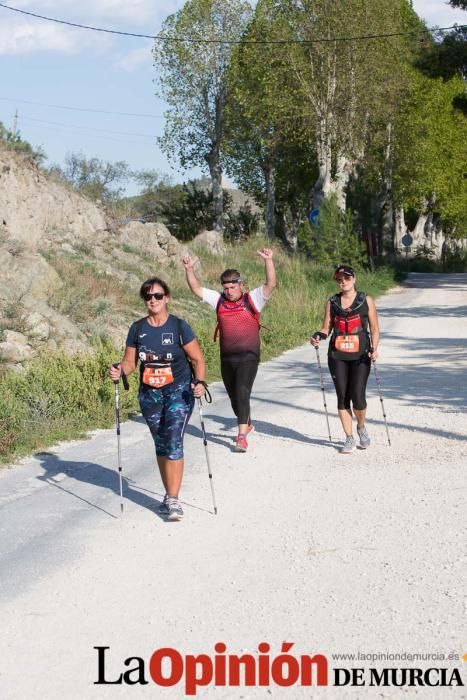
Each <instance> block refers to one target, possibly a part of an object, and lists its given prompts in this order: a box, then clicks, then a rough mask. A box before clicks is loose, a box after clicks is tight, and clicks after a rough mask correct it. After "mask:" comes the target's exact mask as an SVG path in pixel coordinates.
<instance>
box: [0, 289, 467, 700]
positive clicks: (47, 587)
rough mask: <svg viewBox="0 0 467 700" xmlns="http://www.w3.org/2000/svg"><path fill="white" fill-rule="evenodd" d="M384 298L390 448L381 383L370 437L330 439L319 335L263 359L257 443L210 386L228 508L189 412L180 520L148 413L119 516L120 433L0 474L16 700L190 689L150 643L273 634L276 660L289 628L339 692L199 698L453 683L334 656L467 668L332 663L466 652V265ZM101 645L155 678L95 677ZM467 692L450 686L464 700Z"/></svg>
mask: <svg viewBox="0 0 467 700" xmlns="http://www.w3.org/2000/svg"><path fill="white" fill-rule="evenodd" d="M378 308H379V311H380V321H381V327H382V334H383V341H382V345H381V359H380V362H379V363H378V364H379V367H380V374H381V379H382V382H383V386H384V391H385V407H386V413H387V416H388V421H389V430H390V434H391V442H392V447H389V446H388V445H387V438H386V431H385V426H384V423H383V421H382V413H381V406H380V402H379V398H378V394H377V391H376V385H375V381H374V377H373V376H372V377H371V379H370V385H369V428H370V433H371V436H372V438H373V445H372V447H371V449H369V450H367V451H366V452H364V451H360V450H359V451H358V452H356V453H354V454H352V455H347V456H343V455H340V454H339V453H338V445H337V441H338V439H339V440H340V439H341V431H340V428H339V424H338V420H337V417H336V411H335V408H334V406H335V400H334V397H333V394H332V390H331V385H330V381H329V375H328V373H327V371H326V387H327V397H328V406H329V407H330V409H331V431H332V436H333V439H334V440H335V444H329V441H328V438H327V429H326V421H325V418H324V415H323V411H322V400H321V393H320V390H319V375H318V373H317V367H316V361H315V354H314V351H313V350H312V349H311V348H310V346H309V345H306V346H303V347H302V348H298V349H296V350H293V351H289V352H287V353H285V354H284V355H282V356H281V357H280V358H278V359H277V360H275V361H273V362H269V363H266V364H264V365H262V368H261V370H260V372H259V375H258V379H257V382H256V385H255V399H254V402H253V411H254V418H255V425H256V431H255V433H254V435H253V436H252V438H251V440H250V450H249V452H248V453H247V454H245V455H243V454H236V453H234V452H232V446H233V441H232V437H233V435H234V432H235V431H234V424H233V421H232V419H231V415H230V409H229V406H228V404H227V401H226V398H225V394H224V392H223V390H222V387H220V386H216V387H215V388H214V399H215V401H214V404H213V405H212V407H207V408H206V409H205V418H206V426H207V429H208V432H209V434H210V447H209V449H210V454H211V461H212V466H213V471H214V486H215V490H216V497H217V502H218V507H219V514H218V515H217V516H214V515H213V514H212V503H211V496H210V491H209V484H208V479H207V469H206V462H205V458H204V450H203V445H202V441H201V438H200V430H199V427H198V426H199V421H198V417H197V416H196V415H195V416H194V417H193V419H192V423H191V425H190V427H189V430H188V435H187V439H186V454H187V469H186V477H185V481H184V488H183V493H182V498H183V501H184V503H185V512H186V517H185V520H184V522H183V523H172V524H169V523H165V522H164V521H163V520H161V519H160V518H159V517H158V515H157V514H156V513H155V509H156V506H157V505H158V503H159V502H160V500H161V498H162V495H163V494H162V491H161V487H160V484H159V481H158V478H157V475H156V471H155V468H154V458H153V452H152V443H151V440H150V436H149V432H148V431H147V428H146V426H145V425H144V424H143V423H142V422H141V421H140V420H134V421H130V422H128V423H125V424H124V425H123V427H122V433H123V437H122V450H123V461H124V472H125V475H126V479H125V496H126V498H125V512H124V516H123V517H120V505H119V496H118V479H117V476H116V438H115V432H114V431H112V430H109V431H99V432H97V433H96V434H95V435H94V436H93V437H92V439H89V440H86V441H81V442H73V443H67V444H64V445H61V446H58V447H57V448H56V449H54V450H51V451H50V452H49V453H47V454H42V455H36V456H35V457H33V458H30V459H28V460H25V461H23V462H22V463H21V465H19V466H15V467H14V468H13V469H10V470H8V469H5V470H3V471H1V472H0V523H1V537H0V561H1V571H2V581H1V583H2V601H1V605H0V619H1V625H2V631H1V636H0V658H1V670H0V695H1V697H2V698H4V699H7V698H8V699H9V700H13V699H14V700H20V699H21V700H25V699H28V700H29V699H35V698H38V699H40V700H56V699H57V700H58V698H60V699H63V698H65V699H67V700H68V699H70V700H88V699H94V698H99V699H100V698H155V697H157V698H182V697H184V691H183V684H182V683H180V685H177V686H175V687H174V688H167V689H163V688H159V687H157V686H156V685H155V684H154V683H153V682H152V681H151V680H150V677H149V668H148V661H149V658H150V657H151V654H152V653H153V652H154V651H155V650H156V649H158V648H161V647H172V648H174V649H176V650H178V651H179V652H180V654H182V655H189V654H201V653H205V654H208V655H209V656H211V657H213V656H214V645H215V644H216V643H217V642H224V643H225V644H226V646H227V654H232V655H233V654H240V653H241V652H243V653H247V654H253V655H255V658H257V655H258V652H257V648H258V644H259V643H260V642H268V643H269V644H270V646H271V652H270V655H271V661H272V659H273V658H275V657H276V656H278V655H279V654H280V650H281V644H282V642H283V641H289V642H294V643H295V646H294V647H293V649H292V651H291V653H292V654H293V655H295V656H296V657H297V658H298V657H299V656H300V655H302V654H310V653H318V652H320V653H322V654H324V655H326V657H327V659H328V665H329V683H330V686H329V687H328V688H327V689H326V688H318V689H316V688H315V689H312V690H310V688H306V689H305V688H300V687H297V686H293V687H290V688H284V687H278V686H277V685H275V684H274V683H272V684H271V686H270V687H269V688H267V687H264V688H253V687H248V688H234V687H225V688H222V687H218V688H216V689H214V688H213V687H212V685H211V686H209V687H207V688H200V690H199V693H198V695H199V696H200V697H203V698H217V699H219V698H222V699H223V698H228V699H229V700H230V699H233V698H235V699H236V698H260V697H269V696H271V695H272V696H273V697H277V698H301V697H326V698H328V697H329V698H337V699H340V698H377V697H382V698H399V697H401V698H402V697H406V696H407V692H410V694H412V695H417V696H418V695H420V697H423V698H436V699H437V700H438V699H439V698H440V697H444V692H443V695H441V694H440V693H441V691H440V689H439V688H434V689H430V688H426V687H419V688H418V689H417V688H407V687H406V688H398V687H394V686H389V687H386V688H375V687H368V686H366V687H353V688H352V687H350V686H345V687H342V688H337V687H334V686H332V683H333V682H334V672H333V670H332V669H333V668H334V667H336V666H338V667H346V668H350V667H352V666H357V667H359V668H363V669H364V678H366V679H367V683H368V678H369V675H368V674H370V670H369V669H370V668H371V667H375V668H378V669H382V668H384V667H402V666H404V665H405V666H407V667H418V668H422V669H426V668H428V667H430V666H432V667H441V666H443V667H446V668H448V669H449V673H448V678H449V677H450V676H451V674H452V670H453V669H454V668H456V667H457V665H456V663H454V662H453V661H452V660H449V661H440V660H435V659H434V660H427V659H425V660H419V661H413V662H407V661H405V662H404V661H402V662H401V661H395V660H386V661H385V660H383V659H379V660H373V661H370V660H368V659H360V660H355V661H348V660H347V661H343V660H340V661H337V660H334V659H333V658H332V654H336V653H355V654H356V653H358V652H360V654H370V653H372V654H378V653H393V654H397V653H404V652H409V653H422V654H428V653H432V654H440V653H444V654H450V653H452V654H462V653H464V652H465V651H467V649H464V648H463V647H462V643H463V641H464V640H463V637H462V625H461V620H462V594H463V591H464V588H465V586H463V585H462V583H463V581H462V553H463V539H462V535H463V532H462V515H463V514H464V513H465V510H464V508H465V506H464V504H463V499H462V497H463V495H464V493H465V486H466V483H465V476H464V474H465V465H466V455H467V430H466V407H467V381H466V369H467V353H466V350H467V320H466V317H467V275H449V276H442V275H411V276H410V278H409V280H408V283H407V285H406V286H404V287H403V288H398V289H396V290H395V291H394V292H392V293H390V294H388V295H386V296H385V297H384V298H382V299H380V300H379V303H378ZM308 330H310V329H306V332H308ZM304 334H305V331H304ZM324 359H325V358H324V352H323V350H322V360H323V364H325V362H324ZM95 646H108V647H110V649H109V650H108V652H106V653H107V654H108V656H107V657H106V671H105V673H106V674H107V675H106V678H107V680H115V679H117V678H118V676H119V674H120V673H122V672H123V671H128V669H129V668H130V669H131V668H135V665H137V664H138V662H136V661H133V662H129V664H127V666H125V665H124V660H125V659H127V658H128V657H141V658H142V659H144V662H145V664H146V670H145V676H146V679H147V680H149V683H148V684H147V685H140V684H136V685H133V686H130V685H95V684H94V681H96V680H97V678H98V657H97V651H96V650H95V649H94V647H95ZM460 663H461V662H460ZM465 666H466V664H465V663H464V667H465ZM459 668H462V665H460V666H459ZM164 669H165V670H164V673H170V668H166V667H164ZM137 677H139V672H137V671H134V672H133V675H130V676H129V678H130V679H132V680H136V679H137ZM463 680H464V683H465V682H466V681H467V679H466V674H465V668H464V676H463ZM464 691H465V689H464V688H455V687H454V688H453V689H451V696H450V697H456V698H461V697H465V692H464Z"/></svg>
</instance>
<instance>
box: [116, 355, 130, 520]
mask: <svg viewBox="0 0 467 700" xmlns="http://www.w3.org/2000/svg"><path fill="white" fill-rule="evenodd" d="M112 366H113V367H118V366H119V365H118V363H116V364H114V365H112ZM121 377H122V382H123V387H124V389H125V391H128V389H129V388H130V385H129V384H128V379H127V378H126V374H124V372H123V370H122V374H121ZM119 382H120V380H119V379H115V380H114V389H115V419H116V423H117V460H118V477H119V482H120V511H121V513H122V515H123V477H122V450H121V446H120V393H119V390H118V385H119Z"/></svg>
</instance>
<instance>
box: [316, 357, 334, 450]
mask: <svg viewBox="0 0 467 700" xmlns="http://www.w3.org/2000/svg"><path fill="white" fill-rule="evenodd" d="M315 350H316V360H317V362H318V367H319V379H320V383H321V391H322V392H323V404H324V411H325V413H326V423H327V424H328V435H329V442H332V437H331V428H330V427H329V416H328V407H327V404H326V394H325V393H324V378H323V368H322V367H321V360H320V358H319V349H318V346H316V347H315Z"/></svg>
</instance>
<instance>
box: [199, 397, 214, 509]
mask: <svg viewBox="0 0 467 700" xmlns="http://www.w3.org/2000/svg"><path fill="white" fill-rule="evenodd" d="M204 387H205V389H206V392H207V396H209V399H211V394H210V393H209V391H208V388H207V386H206V385H204ZM206 401H207V402H208V403H211V401H212V399H211V400H208V399H207V398H206ZM201 405H202V404H201V399H198V410H199V422H200V423H201V432H202V433H203V444H204V451H205V453H206V462H207V465H208V474H209V485H210V487H211V496H212V505H213V507H214V515H217V506H216V497H215V495H214V485H213V483H212V471H211V463H210V461H209V452H208V441H207V439H206V429H205V427H204V419H203V409H202V408H201Z"/></svg>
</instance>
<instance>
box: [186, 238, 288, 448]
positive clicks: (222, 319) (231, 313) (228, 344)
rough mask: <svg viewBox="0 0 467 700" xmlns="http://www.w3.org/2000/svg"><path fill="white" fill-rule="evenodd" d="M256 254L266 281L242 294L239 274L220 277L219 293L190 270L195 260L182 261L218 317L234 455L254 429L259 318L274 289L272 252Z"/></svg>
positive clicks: (191, 281) (191, 282)
mask: <svg viewBox="0 0 467 700" xmlns="http://www.w3.org/2000/svg"><path fill="white" fill-rule="evenodd" d="M257 253H258V255H259V256H260V258H262V259H263V260H264V268H265V273H266V281H265V283H264V284H263V285H262V286H261V287H257V288H256V289H253V290H252V291H251V292H246V291H245V288H244V283H243V280H242V277H241V275H240V272H239V271H238V270H234V269H230V268H229V269H228V270H224V272H223V273H222V275H221V276H220V281H221V285H222V292H217V291H215V290H214V289H206V288H205V287H202V286H201V284H200V282H199V280H198V279H197V277H196V275H195V273H194V271H193V265H194V260H193V259H192V258H191V257H190V256H189V255H187V256H185V257H184V258H182V262H183V265H184V267H185V272H186V279H187V282H188V286H189V287H190V289H191V291H192V292H193V294H195V295H196V296H197V297H198V298H199V299H201V301H203V302H205V303H206V304H209V306H211V307H212V308H213V309H214V310H215V311H216V314H217V329H216V335H217V331H219V336H220V357H221V374H222V380H223V382H224V386H225V388H226V391H227V393H228V395H229V398H230V403H231V404H232V408H233V411H234V413H235V415H236V417H237V421H238V435H237V438H236V443H235V451H236V452H246V451H247V449H248V442H247V435H248V433H250V432H251V431H252V430H253V425H252V423H251V415H250V395H251V390H252V387H253V382H254V381H255V377H256V373H257V371H258V365H259V359H260V339H259V330H260V315H261V310H262V309H263V306H264V305H265V304H266V302H267V301H268V300H269V298H270V297H271V294H272V292H273V290H274V287H275V286H276V272H275V269H274V262H273V259H272V256H273V253H272V250H271V249H270V248H262V249H261V250H258V251H257Z"/></svg>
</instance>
